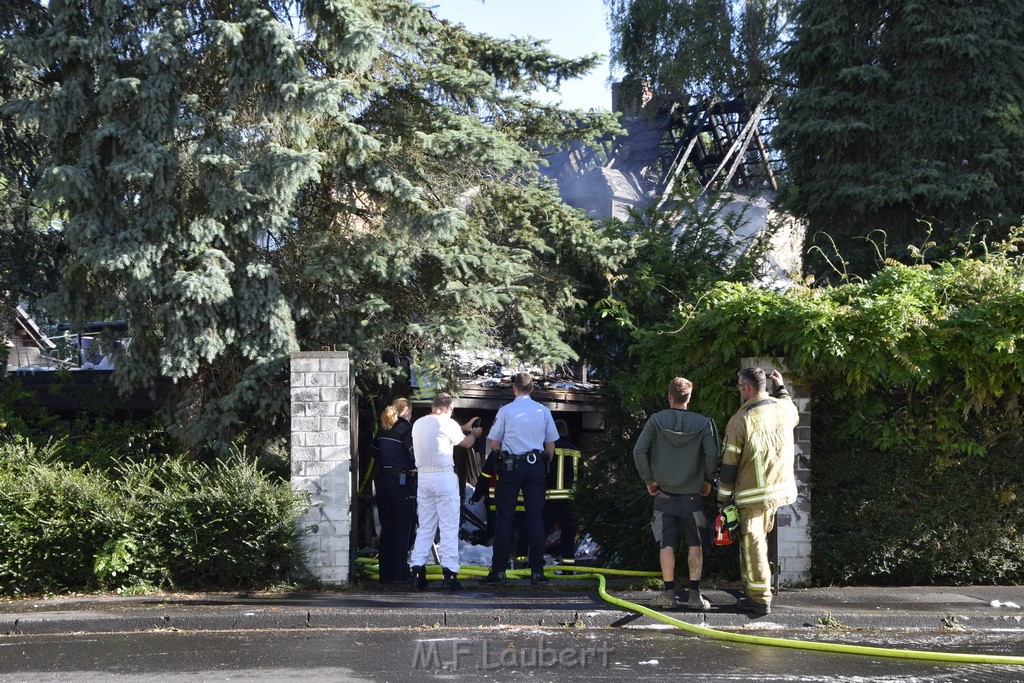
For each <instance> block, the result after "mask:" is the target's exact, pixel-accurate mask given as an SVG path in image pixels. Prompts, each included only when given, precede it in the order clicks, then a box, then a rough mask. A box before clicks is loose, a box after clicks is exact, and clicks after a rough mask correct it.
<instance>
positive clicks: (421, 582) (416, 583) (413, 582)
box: [409, 565, 427, 591]
mask: <svg viewBox="0 0 1024 683" xmlns="http://www.w3.org/2000/svg"><path fill="white" fill-rule="evenodd" d="M409 571H410V572H412V579H410V581H409V588H411V589H412V590H414V591H425V590H427V568H426V567H424V566H421V565H417V566H415V567H409Z"/></svg>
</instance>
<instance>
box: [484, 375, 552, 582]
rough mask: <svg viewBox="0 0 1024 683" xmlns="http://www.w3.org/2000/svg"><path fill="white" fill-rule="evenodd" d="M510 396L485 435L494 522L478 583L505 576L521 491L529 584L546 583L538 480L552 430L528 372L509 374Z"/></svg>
mask: <svg viewBox="0 0 1024 683" xmlns="http://www.w3.org/2000/svg"><path fill="white" fill-rule="evenodd" d="M512 390H513V392H515V396H516V397H515V400H513V401H512V402H511V403H509V404H507V405H504V406H502V407H501V409H500V410H498V414H497V416H496V417H495V419H494V425H493V426H492V427H491V431H490V432H489V433H488V434H487V446H488V448H489V449H490V450H491V451H492V452H493V451H498V456H497V457H496V458H495V467H496V468H497V475H498V482H497V484H496V486H495V489H494V498H495V505H496V508H497V509H496V512H497V517H498V519H497V525H496V528H495V531H494V556H493V559H492V560H491V570H490V572H488V574H487V576H486V577H485V578H483V579H481V581H480V583H482V584H484V585H496V584H500V583H503V582H504V581H505V569H506V568H507V567H508V559H509V553H510V550H511V544H512V520H513V516H514V514H515V509H516V499H517V498H518V497H519V492H520V491H522V492H523V501H524V503H525V506H526V513H525V514H526V537H527V540H528V542H529V545H530V572H531V576H530V583H532V584H534V585H542V584H546V583H548V582H549V580H548V578H547V577H546V576H544V480H545V477H546V473H547V472H546V465H547V463H548V462H549V461H550V460H551V457H552V456H553V455H554V453H555V442H556V441H557V440H558V430H557V429H555V421H554V420H553V419H552V417H551V411H550V410H548V408H547V407H546V406H543V405H541V404H540V403H537V402H536V401H534V400H533V399H532V398H531V397H530V394H531V393H532V392H533V377H532V376H531V375H530V373H528V372H520V373H518V374H517V375H515V376H514V377H513V378H512Z"/></svg>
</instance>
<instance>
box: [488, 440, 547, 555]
mask: <svg viewBox="0 0 1024 683" xmlns="http://www.w3.org/2000/svg"><path fill="white" fill-rule="evenodd" d="M545 478H546V474H545V470H544V460H543V458H537V462H535V463H533V464H532V465H531V464H530V463H528V462H526V460H517V461H516V469H515V470H513V471H511V472H501V473H500V474H499V475H498V483H497V485H496V486H495V487H494V504H495V507H496V508H497V513H498V522H497V526H496V527H495V529H494V559H493V560H492V561H491V569H493V570H495V571H504V570H505V569H507V568H508V557H509V553H510V551H511V549H512V522H513V518H514V516H515V511H516V499H517V498H518V497H519V491H520V490H521V491H522V492H523V503H524V504H525V507H526V513H525V515H526V539H527V543H528V544H529V546H530V569H531V570H533V571H535V572H540V571H544V480H545Z"/></svg>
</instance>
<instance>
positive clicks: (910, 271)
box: [630, 239, 1024, 583]
mask: <svg viewBox="0 0 1024 683" xmlns="http://www.w3.org/2000/svg"><path fill="white" fill-rule="evenodd" d="M1018 242H1019V240H1018V239H1014V240H1013V241H1011V242H1007V243H1004V244H1001V245H999V247H998V248H993V249H991V250H988V251H984V252H983V253H982V254H981V255H980V256H979V257H978V258H967V257H964V256H963V255H961V256H959V257H957V258H954V259H951V260H949V261H948V262H945V263H943V264H941V265H938V266H935V267H929V266H926V265H917V266H905V265H898V264H895V263H893V264H890V265H887V266H886V267H884V268H883V269H882V270H881V271H879V272H878V273H877V274H876V275H875V276H874V277H872V278H871V279H869V280H867V281H855V282H849V283H846V284H843V285H841V286H835V287H797V288H793V289H791V290H790V291H787V292H785V293H780V292H772V291H767V290H763V289H756V288H752V287H749V286H746V285H742V284H733V283H723V284H721V285H719V286H717V287H715V288H714V289H712V290H711V291H710V292H709V293H708V295H707V296H706V297H705V298H704V299H703V300H702V301H701V303H700V304H699V305H698V306H697V307H696V308H695V309H694V310H693V311H692V312H682V313H680V314H679V315H678V316H677V317H676V319H675V320H672V321H668V322H667V324H666V325H664V326H662V327H661V328H660V329H650V330H642V331H639V332H638V333H637V335H636V339H637V343H636V346H635V348H634V349H633V352H634V353H635V354H636V355H637V356H638V357H639V358H641V359H642V362H641V363H640V365H639V367H638V369H637V372H636V381H635V383H634V385H633V387H632V389H631V391H630V395H631V397H632V399H633V400H634V401H635V402H636V403H638V404H639V403H640V402H641V401H644V400H646V398H647V397H648V396H649V395H650V394H651V393H652V392H655V391H658V390H660V388H661V387H663V386H665V383H666V382H667V381H668V379H669V378H670V377H671V376H672V375H675V374H682V375H684V376H686V377H689V378H690V379H691V380H693V382H694V384H695V386H696V387H697V402H698V403H697V405H699V407H700V409H701V411H702V412H706V413H707V414H710V415H711V416H712V417H714V418H715V419H716V420H717V421H718V423H719V424H724V422H725V421H726V420H727V419H728V417H729V415H731V414H732V412H734V411H735V409H736V407H737V398H736V391H735V374H736V370H737V368H738V367H739V364H740V360H741V359H742V358H744V357H756V356H762V357H764V356H767V357H778V358H782V359H784V362H785V366H786V368H787V372H788V373H790V374H789V377H788V378H789V379H797V378H801V377H802V378H805V379H806V380H807V381H809V382H813V386H812V397H813V401H814V409H813V410H812V420H813V423H812V434H813V435H814V436H813V438H814V443H813V445H812V458H811V460H810V464H811V467H812V471H813V481H814V486H815V488H814V492H813V494H812V500H813V503H812V504H813V506H814V519H815V526H814V530H813V533H814V539H815V543H816V547H815V557H814V565H813V567H812V572H813V574H814V577H815V579H816V580H818V581H821V582H826V583H827V582H832V581H837V582H844V583H845V582H870V583H909V582H914V583H924V582H954V583H961V582H967V581H981V582H989V581H991V582H1000V581H1020V580H1022V579H1024V565H1022V563H1021V562H1020V561H1019V554H1014V553H1013V552H1012V550H1011V549H1012V548H1019V547H1020V543H1021V542H1022V537H1021V534H1022V529H1024V505H1022V503H1021V500H1022V499H1021V498H1019V497H1018V493H1019V492H1018V489H1019V488H1020V479H1019V472H1018V470H1019V467H1017V465H1015V464H1008V462H1009V461H1014V460H1019V458H1018V457H1017V453H1018V451H1019V449H1020V445H1021V443H1022V441H1024V431H1022V429H1021V424H1022V420H1021V417H1022V416H1021V406H1020V400H1019V397H1020V395H1021V392H1022V391H1024V363H1022V362H1021V357H1020V353H1019V349H1018V344H1020V343H1021V339H1022V335H1024V332H1022V330H1024V295H1022V293H1021V288H1020V281H1021V278H1022V276H1024V260H1022V257H1021V256H1020V255H1019V254H1018V253H1017V244H1018ZM854 526H857V527H859V528H858V529H856V530H855V529H853V527H854ZM965 529H969V530H971V532H970V533H965V531H964V530H965Z"/></svg>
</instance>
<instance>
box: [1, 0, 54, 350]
mask: <svg viewBox="0 0 1024 683" xmlns="http://www.w3.org/2000/svg"><path fill="white" fill-rule="evenodd" d="M45 20H46V15H45V13H44V12H43V10H42V8H41V7H40V6H39V5H38V4H37V3H36V2H34V0H10V2H8V3H5V4H4V5H3V6H0V38H2V39H8V38H11V37H12V36H14V35H15V34H21V35H38V33H39V32H40V31H41V30H42V28H43V25H44V22H45ZM34 76H35V74H34V73H33V72H32V70H30V69H29V68H28V67H27V65H26V64H25V63H24V62H22V61H21V60H20V59H18V57H17V55H15V54H14V53H12V52H11V50H10V49H9V48H8V47H7V46H5V45H3V44H0V245H2V246H0V312H3V313H2V314H3V315H4V317H5V320H4V321H3V323H0V338H2V337H3V336H4V335H5V334H6V332H7V324H8V323H9V320H10V318H9V317H8V316H9V310H8V309H10V307H13V306H15V305H19V304H23V303H28V302H30V301H37V300H39V299H40V298H42V297H44V296H46V295H47V294H49V293H51V292H52V291H53V290H54V289H55V288H56V286H57V277H58V272H59V262H60V258H61V252H62V249H61V244H62V242H61V239H60V237H61V235H60V232H59V231H56V230H53V229H50V228H49V227H48V225H47V222H48V221H47V218H48V212H47V211H45V210H44V209H43V208H42V207H40V206H39V205H38V204H37V203H36V202H35V201H34V200H33V198H32V189H33V187H34V186H35V183H36V181H37V180H38V176H37V173H36V165H37V164H38V162H39V159H40V156H41V154H42V150H43V143H44V141H43V139H42V138H41V136H40V135H39V134H38V132H37V131H36V129H35V128H34V127H33V126H31V125H27V124H26V123H24V122H22V121H20V120H18V118H17V116H16V115H15V114H14V112H13V111H9V108H8V106H7V105H8V103H10V102H12V101H14V100H19V99H21V98H24V97H27V96H33V95H35V94H37V93H38V91H39V87H40V84H39V83H38V82H37V81H36V79H35V77H34Z"/></svg>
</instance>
